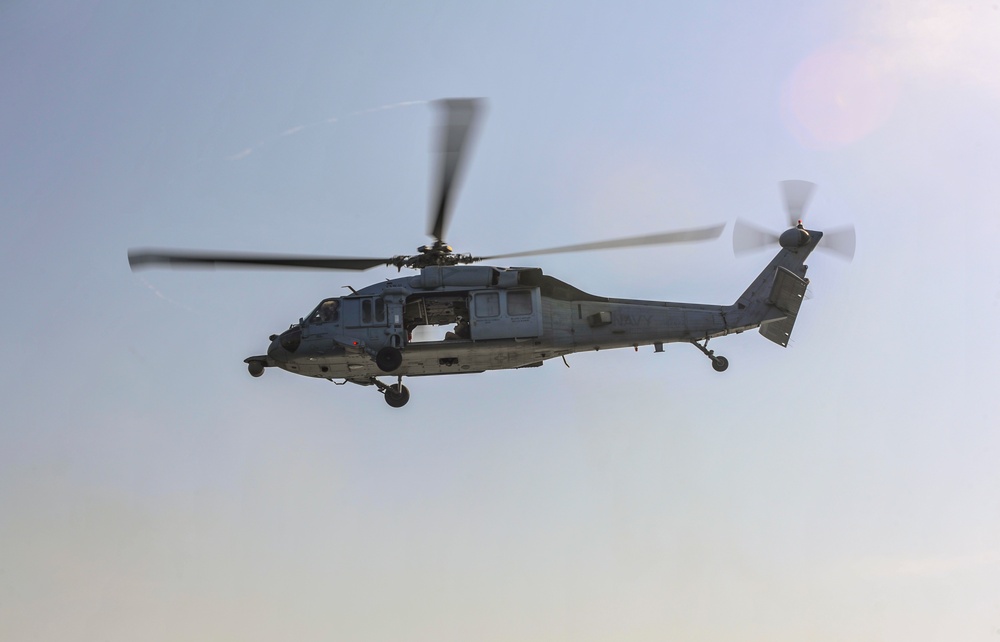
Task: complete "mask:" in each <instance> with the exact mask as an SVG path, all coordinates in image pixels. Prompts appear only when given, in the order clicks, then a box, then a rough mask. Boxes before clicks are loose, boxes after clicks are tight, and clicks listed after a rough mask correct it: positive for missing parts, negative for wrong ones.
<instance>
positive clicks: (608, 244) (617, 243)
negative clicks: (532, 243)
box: [479, 224, 726, 261]
mask: <svg viewBox="0 0 1000 642" xmlns="http://www.w3.org/2000/svg"><path fill="white" fill-rule="evenodd" d="M725 227H726V226H725V224H722V225H713V226H712V227H702V228H698V229H694V230H682V231H679V232H666V233H663V234H647V235H644V236H630V237H628V238H623V239H615V240H613V241H597V242H595V243H579V244H577V245H563V246H561V247H550V248H546V249H544V250H529V251H527V252H513V253H511V254H494V255H493V256H484V257H482V258H480V259H479V260H482V261H489V260H492V259H509V258H514V257H518V256H535V255H538V254H562V253H565V252H583V251H586V250H609V249H611V248H616V247H636V246H639V245H663V244H667V243H692V242H696V241H708V240H711V239H714V238H718V237H719V235H720V234H722V230H723V229H725Z"/></svg>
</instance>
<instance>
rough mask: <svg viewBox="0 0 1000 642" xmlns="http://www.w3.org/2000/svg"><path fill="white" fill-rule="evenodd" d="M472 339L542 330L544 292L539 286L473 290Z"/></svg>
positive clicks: (524, 335)
mask: <svg viewBox="0 0 1000 642" xmlns="http://www.w3.org/2000/svg"><path fill="white" fill-rule="evenodd" d="M470 303H471V305H470V307H471V310H470V312H471V315H472V319H471V324H472V327H471V331H472V340H473V341H480V340H483V339H526V338H530V337H537V336H539V335H540V334H541V333H542V296H541V292H540V291H539V289H538V288H523V289H516V290H484V291H479V292H473V293H472V297H471V301H470Z"/></svg>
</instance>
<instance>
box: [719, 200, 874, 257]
mask: <svg viewBox="0 0 1000 642" xmlns="http://www.w3.org/2000/svg"><path fill="white" fill-rule="evenodd" d="M780 185H781V194H782V197H783V200H784V203H785V213H786V214H787V217H788V225H789V229H787V230H785V231H784V232H782V233H780V234H778V233H775V232H772V231H770V230H767V229H764V228H761V227H758V226H757V225H754V224H752V223H748V222H746V221H744V220H743V219H737V220H736V225H735V227H734V228H733V252H734V253H735V254H737V255H740V254H746V253H748V252H752V251H754V250H757V249H759V248H763V247H771V246H773V245H780V246H781V247H784V248H788V249H792V248H795V247H799V246H802V245H805V244H806V243H808V242H809V238H810V232H809V230H806V229H805V227H803V225H802V219H803V218H804V216H805V211H806V207H807V206H808V204H809V201H810V200H811V199H812V195H813V193H814V192H815V191H816V185H815V184H813V183H810V182H809V181H782V182H781V183H780ZM813 233H814V234H815V232H813ZM817 247H818V249H826V250H829V251H831V252H833V253H834V254H835V255H836V256H839V257H840V258H842V259H845V260H847V261H850V260H851V259H853V258H854V249H855V233H854V226H853V225H846V226H842V227H837V228H834V229H831V230H827V231H824V232H823V233H822V241H821V242H820V244H819V245H818V246H817Z"/></svg>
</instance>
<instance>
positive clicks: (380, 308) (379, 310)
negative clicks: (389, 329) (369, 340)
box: [375, 298, 385, 323]
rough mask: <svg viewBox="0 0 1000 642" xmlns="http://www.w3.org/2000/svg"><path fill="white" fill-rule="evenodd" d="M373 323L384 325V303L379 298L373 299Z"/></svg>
mask: <svg viewBox="0 0 1000 642" xmlns="http://www.w3.org/2000/svg"><path fill="white" fill-rule="evenodd" d="M375 322H376V323H385V301H383V300H382V299H381V298H378V299H375Z"/></svg>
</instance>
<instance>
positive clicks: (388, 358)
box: [375, 346, 406, 403]
mask: <svg viewBox="0 0 1000 642" xmlns="http://www.w3.org/2000/svg"><path fill="white" fill-rule="evenodd" d="M375 365H377V366H378V369H379V370H381V371H382V372H392V371H393V370H395V369H396V368H398V367H399V366H401V365H403V353H402V352H400V351H399V348H394V347H392V346H386V347H384V348H382V349H381V350H379V351H378V352H376V353H375ZM403 403H406V402H405V401H404V402H403Z"/></svg>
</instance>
